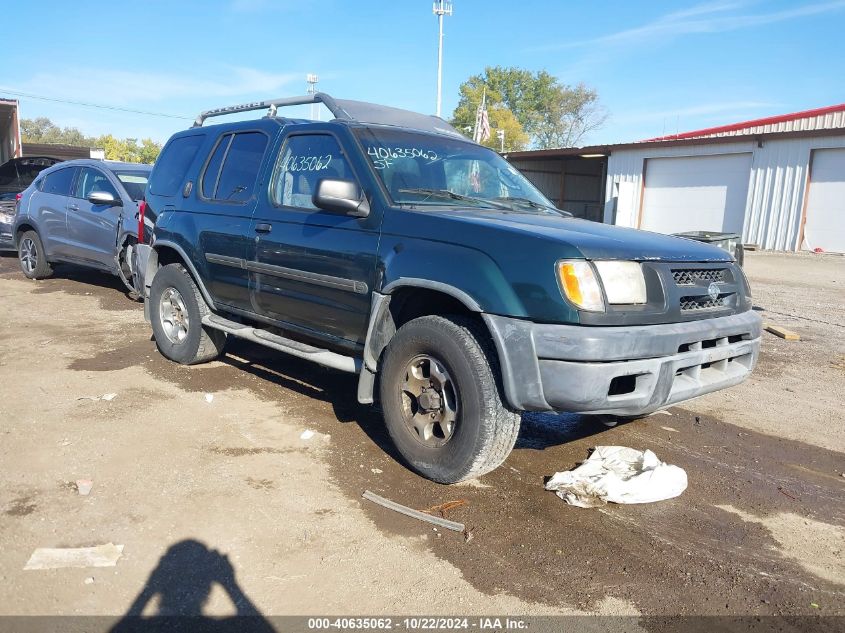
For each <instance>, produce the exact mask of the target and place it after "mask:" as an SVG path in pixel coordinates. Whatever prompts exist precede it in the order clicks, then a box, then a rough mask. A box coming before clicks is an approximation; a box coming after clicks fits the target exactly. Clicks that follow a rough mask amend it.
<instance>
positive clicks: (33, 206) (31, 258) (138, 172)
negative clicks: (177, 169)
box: [13, 159, 152, 291]
mask: <svg viewBox="0 0 845 633" xmlns="http://www.w3.org/2000/svg"><path fill="white" fill-rule="evenodd" d="M151 169H152V167H151V166H150V165H141V164H137V163H119V162H114V161H102V160H93V159H81V160H71V161H67V162H63V163H59V164H58V165H55V166H53V167H51V168H49V169H46V170H44V171H43V172H41V173H40V174H39V175H38V178H36V179H35V181H34V182H33V183H32V184H31V185H30V186H29V187H27V188H26V189H25V190H24V192H23V194H22V195H21V198H20V201H19V202H18V209H17V214H16V216H15V222H14V227H13V235H14V242H15V247H16V249H17V251H18V256H19V258H20V263H21V270H22V271H23V274H24V275H26V276H27V277H29V278H30V279H42V278H44V277H48V276H49V275H50V274H51V273H52V267H51V264H53V263H56V262H69V263H73V264H79V265H82V266H88V267H91V268H97V269H100V270H103V271H106V272H110V273H112V274H114V275H117V276H118V277H120V279H121V281H123V283H124V285H125V286H126V287H127V289H129V290H130V291H131V290H134V285H133V282H132V272H133V271H132V264H131V262H132V259H133V257H132V250H133V248H134V247H135V245H136V244H137V243H138V217H139V210H140V207H141V205H142V204H143V198H144V189H145V188H146V186H147V179H148V177H149V174H150V170H151Z"/></svg>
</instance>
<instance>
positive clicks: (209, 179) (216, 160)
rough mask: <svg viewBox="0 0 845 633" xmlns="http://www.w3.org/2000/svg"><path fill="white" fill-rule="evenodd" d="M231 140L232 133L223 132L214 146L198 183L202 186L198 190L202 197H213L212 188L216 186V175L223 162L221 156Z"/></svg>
mask: <svg viewBox="0 0 845 633" xmlns="http://www.w3.org/2000/svg"><path fill="white" fill-rule="evenodd" d="M231 140H232V135H231V134H225V135H224V136H223V138H221V139H220V141H219V142H218V143H217V146H216V147H215V148H214V153H213V154H212V155H211V160H209V161H208V165H207V166H206V168H205V173H203V175H202V182H201V183H200V186H201V187H202V188H201V190H200V191H201V193H202V196H203V198H213V197H214V190H215V188H216V187H217V177H218V176H219V175H220V165H222V164H223V156H225V155H226V151H227V150H228V149H229V143H230V141H231Z"/></svg>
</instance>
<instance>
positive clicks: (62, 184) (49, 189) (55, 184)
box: [41, 167, 76, 196]
mask: <svg viewBox="0 0 845 633" xmlns="http://www.w3.org/2000/svg"><path fill="white" fill-rule="evenodd" d="M75 173H76V167H68V168H66V169H59V170H58V171H54V172H52V173H49V174H47V175H46V176H45V177H44V184H43V185H42V186H41V191H43V192H44V193H52V194H55V195H57V196H69V195H70V188H71V185H73V176H74V174H75Z"/></svg>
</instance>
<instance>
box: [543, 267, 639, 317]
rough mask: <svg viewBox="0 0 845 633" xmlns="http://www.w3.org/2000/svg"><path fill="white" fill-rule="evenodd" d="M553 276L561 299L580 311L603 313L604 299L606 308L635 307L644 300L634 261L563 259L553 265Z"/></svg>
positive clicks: (637, 268)
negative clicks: (610, 306)
mask: <svg viewBox="0 0 845 633" xmlns="http://www.w3.org/2000/svg"><path fill="white" fill-rule="evenodd" d="M596 272H598V275H597V274H596ZM557 276H558V280H559V282H560V287H561V290H562V291H563V294H564V296H565V297H566V298H567V299H568V300H569V301H570V302H571V303H572V304H574V305H575V307H577V308H579V309H581V310H587V311H589V312H603V311H604V309H605V304H604V302H605V297H606V298H607V303H608V304H609V305H636V304H643V303H646V301H647V300H648V297H647V293H646V285H645V276H644V275H643V269H642V266H640V264H639V263H638V262H619V261H600V262H593V263H590V262H588V261H586V260H583V259H575V260H564V261H560V262H558V263H557ZM599 278H600V279H601V283H599ZM602 286H603V287H604V294H602Z"/></svg>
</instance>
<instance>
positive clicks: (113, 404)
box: [0, 253, 845, 616]
mask: <svg viewBox="0 0 845 633" xmlns="http://www.w3.org/2000/svg"><path fill="white" fill-rule="evenodd" d="M747 272H748V274H749V277H750V279H751V282H752V287H753V290H754V295H755V305H756V306H757V308H758V309H760V310H762V314H763V317H764V319H765V320H767V321H771V322H775V323H779V324H782V325H784V326H786V327H789V328H790V329H793V330H795V331H797V332H799V333H800V334H801V336H802V340H801V341H800V342H787V341H783V340H781V339H778V338H776V337H774V336H772V335H768V334H767V335H765V338H764V348H763V351H762V354H761V360H760V364H759V366H758V368H757V371H756V373H755V374H754V376H753V378H752V379H750V380H749V381H747V382H746V383H745V384H743V385H741V386H739V387H737V388H734V389H732V390H730V391H728V392H724V393H719V394H712V395H710V396H707V397H705V398H701V399H699V400H697V401H695V402H692V403H687V404H686V405H685V406H683V407H676V408H673V409H671V410H670V411H669V412H668V414H656V415H653V416H650V417H647V418H644V419H641V420H637V421H635V422H631V423H628V424H624V425H620V426H616V427H614V428H608V427H606V426H603V425H602V424H600V423H598V422H597V421H595V420H594V419H591V418H588V417H579V416H568V415H527V416H525V417H524V421H523V427H522V432H521V435H520V439H519V441H518V444H517V448H516V450H515V451H514V452H513V454H512V456H511V457H510V458H509V459H508V461H507V462H506V463H505V465H504V466H503V467H502V468H500V469H499V470H497V471H496V472H494V473H491V474H490V475H487V476H484V477H482V478H481V479H480V480H478V481H474V482H470V483H469V484H464V485H460V486H453V487H447V486H440V485H437V484H433V483H431V482H428V481H425V480H423V479H420V478H419V477H417V476H416V475H414V474H412V473H410V472H409V471H407V470H406V469H405V468H403V467H402V466H401V465H400V464H399V463H397V461H396V459H395V455H394V453H393V450H392V448H391V446H390V444H389V441H388V440H387V438H386V435H385V433H384V431H383V428H382V425H381V423H380V421H379V418H378V415H377V414H376V413H374V412H373V411H371V410H370V409H369V408H367V407H361V406H359V405H357V404H356V402H355V381H354V379H353V378H350V377H349V376H346V375H342V374H337V373H334V372H331V371H328V370H323V369H320V368H316V367H313V366H310V365H308V364H306V363H303V362H299V361H297V360H295V359H291V358H288V357H284V356H278V355H275V354H273V353H271V352H270V351H268V350H264V349H261V348H257V347H254V346H251V345H248V344H244V343H240V342H231V344H230V346H229V347H228V348H227V354H226V356H225V357H224V358H222V360H220V361H216V362H214V363H211V364H208V365H203V366H198V367H192V368H186V367H181V366H178V365H175V364H173V363H170V362H168V361H167V360H165V359H164V358H162V357H161V356H160V355H159V354H158V353H157V351H156V349H155V345H154V343H153V342H152V341H151V339H150V329H149V326H148V324H146V323H145V322H144V320H143V316H142V308H141V305H140V304H137V303H134V302H132V301H130V299H129V298H127V297H126V296H125V295H124V294H123V293H122V292H121V291H120V290H119V289H118V288H119V282H118V281H117V280H116V279H111V278H109V277H107V276H104V275H100V274H97V273H90V272H86V271H83V270H81V269H77V268H72V267H59V268H58V269H57V271H56V275H55V276H54V277H53V278H51V279H48V280H44V281H40V282H31V281H27V280H26V279H24V278H23V276H22V275H21V274H20V272H19V270H18V268H17V261H16V259H14V258H13V257H2V258H0V340H2V343H0V384H2V385H3V388H2V395H3V397H2V399H0V420H2V422H0V463H2V465H3V468H2V471H0V478H2V483H1V484H0V613H2V614H21V615H25V614H104V615H115V616H119V615H121V614H124V613H127V612H128V611H130V610H132V612H134V613H141V612H143V613H154V612H156V611H158V612H164V613H193V612H198V611H199V610H200V609H201V608H202V609H203V611H204V612H205V613H214V614H226V613H232V612H234V611H235V609H237V610H238V612H241V613H248V612H252V611H251V610H252V609H254V610H257V611H258V612H260V613H263V614H304V613H308V614H325V613H342V614H344V613H345V614H352V613H356V614H420V613H427V614H484V613H508V614H528V613H533V614H537V613H547V614H556V613H585V612H586V613H604V614H652V615H676V614H709V615H722V614H758V615H767V614H789V615H804V614H812V615H816V614H831V615H833V614H837V615H845V606H843V605H845V456H843V453H845V425H843V413H842V403H843V402H845V336H843V334H845V287H843V286H845V258H838V257H833V256H823V257H818V256H801V255H798V256H783V255H772V254H757V253H755V254H751V255H750V256H749V257H748V263H747ZM106 393H115V394H117V395H116V397H115V398H114V399H113V400H110V401H108V400H97V399H92V398H94V397H97V396H101V395H103V394H106ZM207 394H211V395H212V396H213V398H211V401H210V402H209V401H208V398H207ZM306 429H311V430H313V431H315V435H314V436H313V437H312V438H310V439H307V440H305V439H301V437H300V436H301V434H302V432H303V431H304V430H306ZM597 444H621V445H627V446H632V447H635V448H651V449H652V450H654V451H655V452H656V453H657V455H658V456H659V457H660V458H661V459H663V460H665V461H668V462H670V463H673V464H677V465H679V466H681V467H683V468H684V469H686V471H687V473H688V475H689V481H690V486H689V488H688V490H687V491H686V492H685V493H684V494H683V495H682V496H681V497H680V498H678V499H675V500H671V501H667V502H662V503H657V504H652V505H645V506H613V505H610V506H607V507H603V508H600V509H581V508H574V507H569V506H566V505H565V504H564V503H563V502H562V501H560V500H559V499H558V498H557V497H556V496H554V495H553V494H552V493H549V492H545V491H544V490H543V478H544V477H546V476H548V475H551V474H552V473H554V472H555V471H557V470H565V469H569V468H572V467H573V466H574V465H576V464H577V463H578V462H579V461H581V460H583V459H584V458H585V457H586V456H587V454H588V450H589V449H590V448H591V447H593V446H595V445H597ZM77 479H91V480H93V482H94V487H93V490H92V492H91V494H90V495H89V496H80V495H78V494H77V491H76V488H75V485H74V483H73V482H75V481H76V480H77ZM364 489H370V490H373V491H374V492H376V493H378V494H381V495H383V496H386V497H389V498H391V499H394V500H396V501H399V502H401V503H404V504H406V505H410V506H412V507H415V508H419V509H424V508H429V507H431V506H434V505H436V504H440V503H443V502H446V501H451V500H458V499H465V500H467V502H468V503H466V504H465V505H463V506H461V507H458V508H456V509H454V510H452V511H451V512H450V513H449V514H448V517H449V518H452V519H455V520H459V521H462V522H465V523H466V524H467V526H468V528H469V531H470V534H471V536H472V538H471V539H470V540H469V541H467V540H466V539H465V537H464V536H462V535H460V534H456V533H452V532H445V533H444V532H443V531H434V530H432V528H431V526H427V525H424V524H421V523H419V522H416V521H414V520H412V519H406V518H404V517H401V516H398V515H394V514H392V513H390V512H388V511H386V510H383V509H381V508H378V507H375V506H373V505H371V504H369V503H368V502H367V501H364V500H362V499H361V498H360V495H361V492H362V491H363V490H364ZM109 542H111V543H115V544H119V545H123V546H124V549H123V555H122V557H121V558H120V560H119V561H118V563H117V565H116V566H115V567H110V568H109V567H104V568H93V569H92V568H89V569H60V570H46V571H24V570H23V567H24V565H25V564H26V562H27V560H28V558H29V556H30V554H31V553H32V552H33V550H34V549H35V548H37V547H82V546H90V545H99V544H103V543H109ZM233 605H235V606H233Z"/></svg>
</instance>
